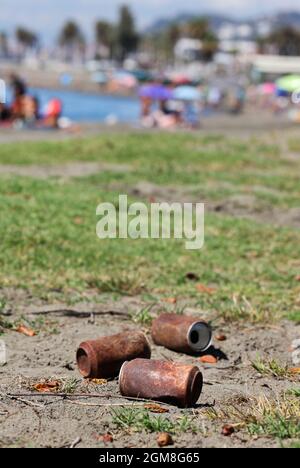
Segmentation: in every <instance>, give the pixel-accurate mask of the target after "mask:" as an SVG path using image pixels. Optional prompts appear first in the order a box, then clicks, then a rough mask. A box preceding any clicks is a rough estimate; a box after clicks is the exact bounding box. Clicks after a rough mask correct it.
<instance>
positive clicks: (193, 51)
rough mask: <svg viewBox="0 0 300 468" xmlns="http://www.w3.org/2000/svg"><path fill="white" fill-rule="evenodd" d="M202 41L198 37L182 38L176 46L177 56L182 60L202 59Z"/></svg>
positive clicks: (177, 58) (175, 52)
mask: <svg viewBox="0 0 300 468" xmlns="http://www.w3.org/2000/svg"><path fill="white" fill-rule="evenodd" d="M202 48H203V46H202V42H201V41H199V40H198V39H190V38H181V39H179V40H178V41H177V43H176V45H175V47H174V54H175V58H176V60H178V61H181V62H187V63H188V62H195V61H197V60H201V54H202Z"/></svg>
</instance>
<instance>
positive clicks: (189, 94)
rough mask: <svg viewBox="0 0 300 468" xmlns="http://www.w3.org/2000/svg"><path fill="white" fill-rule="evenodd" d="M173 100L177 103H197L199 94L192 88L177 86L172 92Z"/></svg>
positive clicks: (199, 97)
mask: <svg viewBox="0 0 300 468" xmlns="http://www.w3.org/2000/svg"><path fill="white" fill-rule="evenodd" d="M173 98H174V99H177V100H178V101H199V100H200V99H201V93H200V91H198V89H197V88H194V87H193V86H179V87H178V88H176V89H174V91H173Z"/></svg>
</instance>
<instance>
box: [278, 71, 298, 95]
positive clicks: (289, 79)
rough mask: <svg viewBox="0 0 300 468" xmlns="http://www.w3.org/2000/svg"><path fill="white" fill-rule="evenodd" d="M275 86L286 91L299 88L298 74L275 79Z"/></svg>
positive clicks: (290, 91) (289, 91)
mask: <svg viewBox="0 0 300 468" xmlns="http://www.w3.org/2000/svg"><path fill="white" fill-rule="evenodd" d="M276 86H277V88H279V89H281V90H282V91H287V92H288V93H293V92H294V91H298V90H300V75H288V76H284V77H283V78H280V79H279V80H277V81H276Z"/></svg>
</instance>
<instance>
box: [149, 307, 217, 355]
mask: <svg viewBox="0 0 300 468" xmlns="http://www.w3.org/2000/svg"><path fill="white" fill-rule="evenodd" d="M152 339H153V341H154V343H155V344H157V345H159V346H164V347H165V348H168V349H171V350H173V351H177V352H181V353H186V354H193V353H202V352H204V351H206V350H207V349H208V348H209V347H210V346H211V343H212V330H211V327H210V326H209V325H208V324H207V323H206V322H203V321H197V320H196V319H195V318H194V317H187V316H185V315H178V314H162V315H160V317H158V318H157V319H156V320H154V322H153V325H152Z"/></svg>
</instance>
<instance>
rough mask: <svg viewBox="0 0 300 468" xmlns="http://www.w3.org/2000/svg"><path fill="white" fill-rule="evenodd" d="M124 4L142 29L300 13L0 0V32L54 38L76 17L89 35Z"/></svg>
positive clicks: (197, 1)
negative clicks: (185, 15) (191, 16)
mask: <svg viewBox="0 0 300 468" xmlns="http://www.w3.org/2000/svg"><path fill="white" fill-rule="evenodd" d="M122 3H127V4H128V5H130V6H131V7H132V9H133V11H134V14H135V16H136V18H137V21H138V24H139V26H140V27H141V28H142V27H144V26H147V25H148V24H151V22H152V21H153V20H155V19H157V18H161V17H169V16H175V15H176V14H178V13H180V12H193V13H199V14H205V13H207V12H218V13H224V14H230V15H232V16H236V17H244V16H246V17H247V16H255V15H260V14H263V13H270V12H274V11H278V10H279V11H280V10H287V9H295V10H298V11H300V2H299V0H210V1H209V2H207V1H204V0H125V2H122V0H0V30H8V31H10V30H12V29H13V28H14V27H15V26H16V25H20V24H22V25H25V26H29V27H31V28H32V29H35V30H36V31H37V32H39V33H43V34H44V35H45V36H47V37H48V38H51V37H55V35H56V34H57V31H58V29H59V28H60V25H61V24H62V22H63V21H64V20H65V19H67V18H73V19H75V20H77V21H78V22H80V23H81V24H82V27H83V28H84V30H85V31H86V32H88V31H89V30H91V25H92V24H93V22H94V21H95V19H96V18H106V19H110V20H114V19H115V18H116V12H117V8H118V6H119V5H120V4H122Z"/></svg>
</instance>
